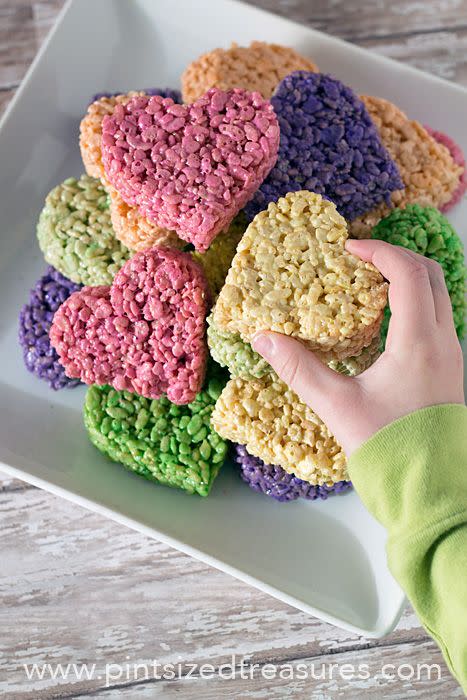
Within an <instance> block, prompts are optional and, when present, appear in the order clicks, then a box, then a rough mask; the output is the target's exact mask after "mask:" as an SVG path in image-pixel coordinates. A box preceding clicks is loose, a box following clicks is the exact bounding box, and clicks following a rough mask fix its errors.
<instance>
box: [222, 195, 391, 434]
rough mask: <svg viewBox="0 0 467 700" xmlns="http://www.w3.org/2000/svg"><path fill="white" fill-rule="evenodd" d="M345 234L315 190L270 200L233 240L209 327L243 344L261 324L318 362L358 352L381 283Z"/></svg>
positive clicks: (374, 319) (375, 315)
mask: <svg viewBox="0 0 467 700" xmlns="http://www.w3.org/2000/svg"><path fill="white" fill-rule="evenodd" d="M346 239H347V229H346V223H345V221H344V219H343V218H342V216H341V215H340V214H339V213H338V212H337V210H336V207H335V206H334V204H332V202H329V201H328V200H326V199H323V197H321V195H319V194H315V193H313V192H306V191H303V192H293V193H289V194H287V196H286V197H282V198H281V199H279V200H278V202H273V203H271V204H270V205H269V206H268V209H267V211H264V212H261V213H260V214H258V215H257V216H256V217H255V219H254V220H253V221H252V223H251V224H250V225H249V227H248V228H247V230H246V232H245V234H244V235H243V237H242V240H241V241H240V243H239V245H238V248H237V253H236V255H235V257H234V259H233V261H232V266H231V268H230V270H229V272H228V275H227V278H226V283H225V285H224V287H223V288H222V290H221V293H220V294H219V297H218V299H217V302H216V305H215V307H214V322H215V324H216V326H217V327H218V328H219V329H220V330H222V331H230V332H233V333H239V334H240V337H241V339H242V340H244V341H247V342H250V341H251V339H252V338H253V336H254V335H255V334H256V333H257V332H258V331H261V330H272V331H277V332H279V333H284V334H285V335H290V336H294V337H296V338H299V339H300V340H302V342H303V343H304V344H305V345H306V346H307V347H309V348H310V349H311V350H314V351H316V352H319V353H320V354H321V355H322V357H323V359H324V360H326V361H330V360H341V359H343V358H345V357H350V356H352V355H358V353H359V352H361V350H362V349H363V348H364V347H366V346H367V345H369V344H370V343H371V341H372V340H373V338H374V337H375V336H376V335H377V334H378V332H379V328H380V325H381V320H382V315H383V309H384V307H385V306H386V302H387V284H386V283H385V282H384V280H383V277H382V276H381V274H380V273H379V272H378V270H376V268H375V267H374V266H373V265H371V264H370V263H365V262H362V261H361V260H359V259H358V258H356V257H354V256H353V255H350V254H349V253H347V252H346V250H345V248H344V244H345V241H346ZM237 442H240V443H241V440H237Z"/></svg>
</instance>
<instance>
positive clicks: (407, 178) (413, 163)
mask: <svg viewBox="0 0 467 700" xmlns="http://www.w3.org/2000/svg"><path fill="white" fill-rule="evenodd" d="M361 99H362V100H363V102H364V104H365V107H366V108H367V110H368V113H369V115H370V117H371V119H372V120H373V122H374V123H375V126H376V128H377V129H378V132H379V135H380V137H381V140H382V142H383V144H384V146H385V147H386V149H387V150H388V152H389V155H390V156H391V158H392V159H393V160H394V161H395V163H396V165H397V167H398V169H399V172H400V174H401V177H402V180H403V182H404V185H405V188H404V189H403V190H396V191H395V192H392V194H391V203H392V205H393V206H395V207H400V208H404V207H405V206H406V205H407V204H414V203H418V204H421V205H423V206H432V207H438V208H440V207H443V206H444V205H445V204H447V202H449V201H450V200H451V198H452V196H453V194H454V192H455V191H456V189H457V188H458V186H459V182H460V178H461V176H462V172H463V170H462V168H461V167H460V166H459V165H458V164H457V163H456V162H455V161H454V159H453V158H452V156H451V154H450V153H449V151H448V149H447V148H446V147H445V146H444V145H443V144H441V143H439V142H438V141H436V140H435V139H434V138H433V137H432V136H431V135H430V134H429V133H428V131H427V130H426V129H425V127H423V126H422V125H421V124H420V122H417V121H414V120H410V119H409V118H408V117H407V116H406V115H405V114H404V112H402V111H401V110H400V109H399V108H398V107H396V106H395V105H394V104H392V102H389V101H388V100H383V99H382V98H380V97H369V96H367V95H362V96H361ZM390 211H391V207H390V206H388V205H387V204H385V203H384V202H383V203H382V204H380V205H379V206H378V207H376V208H375V209H373V210H372V211H370V212H368V213H366V214H363V215H362V216H359V217H358V218H357V219H354V220H353V221H352V222H350V223H349V231H350V235H351V236H352V237H354V238H369V237H370V235H371V230H372V228H373V226H375V225H376V224H377V223H378V221H380V220H381V219H382V218H384V217H385V216H387V215H388V214H389V213H390Z"/></svg>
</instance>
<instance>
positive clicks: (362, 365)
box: [207, 313, 381, 379]
mask: <svg viewBox="0 0 467 700" xmlns="http://www.w3.org/2000/svg"><path fill="white" fill-rule="evenodd" d="M207 337H208V345H209V351H210V353H211V357H212V358H213V359H214V360H215V361H216V362H217V363H218V364H220V365H221V367H226V368H227V369H228V370H229V373H230V375H231V376H232V377H241V378H242V379H255V378H256V379H260V378H261V377H264V376H265V375H266V374H268V372H272V368H271V366H270V365H269V363H268V362H266V360H265V359H264V358H263V357H261V355H260V354H259V353H257V352H256V351H255V350H253V348H252V346H251V345H250V343H246V342H245V341H243V340H242V339H241V337H240V334H239V333H230V332H229V331H221V330H220V329H219V328H218V327H217V326H216V324H215V322H214V319H213V314H212V313H211V314H210V315H209V316H208V318H207ZM380 345H381V339H380V336H379V335H377V336H375V337H374V338H373V340H372V341H371V343H370V345H368V346H367V347H366V348H363V350H362V351H361V353H360V354H359V355H357V356H356V357H346V358H345V359H343V360H340V361H339V360H332V361H331V362H329V363H328V364H329V367H331V369H334V370H335V371H336V372H341V373H342V374H346V375H348V376H350V377H353V376H355V375H357V374H360V373H361V372H364V371H365V370H366V369H368V367H370V366H371V365H372V364H373V362H375V361H376V360H377V359H378V357H379V355H380V354H381V350H380Z"/></svg>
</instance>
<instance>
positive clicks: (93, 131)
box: [79, 91, 144, 182]
mask: <svg viewBox="0 0 467 700" xmlns="http://www.w3.org/2000/svg"><path fill="white" fill-rule="evenodd" d="M137 95H144V92H135V91H132V92H127V93H125V94H122V95H111V96H110V97H108V96H107V95H105V96H104V97H100V98H99V99H98V100H95V101H94V102H91V104H90V105H89V107H88V109H87V112H86V114H85V115H84V117H83V119H82V120H81V123H80V125H79V147H80V151H81V158H82V159H83V163H84V169H85V170H86V172H87V174H88V175H90V176H91V177H97V178H99V179H101V180H102V181H103V182H105V179H106V178H105V170H104V166H103V164H102V148H101V145H102V144H101V141H102V121H103V119H104V117H105V116H106V115H109V114H112V113H113V111H114V109H115V107H116V106H117V105H124V104H127V102H129V101H130V100H131V99H133V97H136V96H137Z"/></svg>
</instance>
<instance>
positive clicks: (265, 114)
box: [102, 89, 279, 252]
mask: <svg viewBox="0 0 467 700" xmlns="http://www.w3.org/2000/svg"><path fill="white" fill-rule="evenodd" d="M278 145H279V126H278V123H277V118H276V116H275V114H274V110H273V109H272V106H271V104H270V103H269V102H266V101H265V100H263V99H262V97H261V96H260V95H259V94H258V93H249V92H246V91H244V90H231V91H229V92H222V91H221V90H217V89H212V90H209V92H207V93H206V94H205V95H204V96H203V97H201V98H200V99H199V100H198V101H197V102H195V103H194V104H192V105H179V104H175V103H174V102H173V100H171V99H169V98H162V97H159V96H156V97H134V98H133V99H132V100H130V102H128V103H127V104H117V105H116V107H115V109H114V111H113V114H112V115H111V116H106V117H104V120H103V124H102V160H103V163H104V168H105V174H106V178H107V179H108V180H109V182H110V183H111V184H112V185H113V186H114V187H115V189H116V190H117V191H118V192H119V193H120V195H121V196H122V198H123V199H124V200H125V202H126V203H127V204H129V205H131V206H138V207H139V211H140V213H141V214H142V215H143V216H145V217H147V218H148V219H150V220H151V221H154V222H155V223H156V224H157V225H158V226H160V227H162V228H167V229H169V230H174V231H176V233H177V234H178V235H179V236H180V238H183V239H184V240H186V241H188V242H190V243H193V245H194V246H195V248H196V249H197V250H199V251H201V252H203V251H205V250H206V249H207V248H208V247H209V245H210V243H211V242H212V241H213V239H214V238H215V237H216V235H217V234H218V233H219V232H220V231H222V230H223V229H225V228H226V227H227V226H228V225H229V224H230V222H231V221H232V219H233V218H234V216H235V215H236V214H237V213H238V212H239V211H240V209H242V208H243V207H244V206H245V204H246V202H247V201H248V200H249V199H250V198H251V196H252V195H253V193H254V192H255V190H256V189H257V188H258V186H259V185H260V183H261V182H262V181H263V179H264V178H265V177H266V175H267V174H268V173H269V171H270V170H271V168H272V167H273V165H274V163H275V160H276V157H277V149H278Z"/></svg>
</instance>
